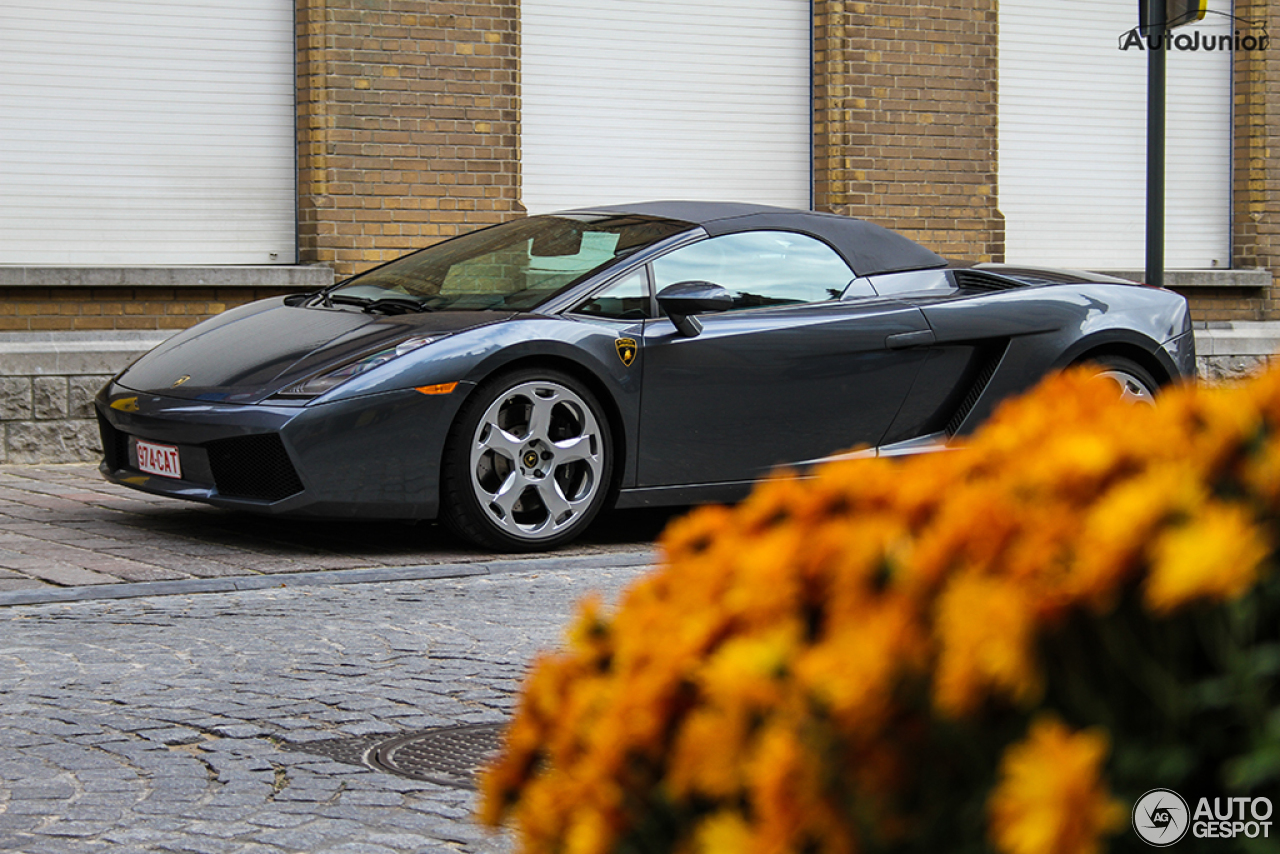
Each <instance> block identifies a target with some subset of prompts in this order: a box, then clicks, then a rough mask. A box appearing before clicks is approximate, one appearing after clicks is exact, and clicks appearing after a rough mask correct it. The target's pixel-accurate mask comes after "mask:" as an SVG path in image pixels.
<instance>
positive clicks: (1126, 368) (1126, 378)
mask: <svg viewBox="0 0 1280 854" xmlns="http://www.w3.org/2000/svg"><path fill="white" fill-rule="evenodd" d="M1085 363H1087V364H1092V365H1093V366H1094V367H1096V368H1097V376H1100V377H1106V378H1107V379H1109V380H1111V381H1112V382H1114V383H1115V384H1116V386H1117V388H1118V390H1119V392H1120V399H1121V400H1126V401H1129V402H1130V403H1142V404H1146V405H1147V406H1154V405H1155V402H1156V392H1158V391H1159V390H1160V384H1159V383H1158V382H1156V379H1155V377H1153V376H1152V375H1151V372H1150V371H1148V370H1147V369H1146V368H1144V367H1142V365H1139V364H1138V363H1137V362H1135V361H1133V360H1132V359H1128V358H1125V357H1124V356H1111V355H1103V356H1095V357H1091V358H1089V359H1086V360H1085Z"/></svg>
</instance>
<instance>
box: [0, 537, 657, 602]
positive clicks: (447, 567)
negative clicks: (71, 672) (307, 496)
mask: <svg viewBox="0 0 1280 854" xmlns="http://www.w3.org/2000/svg"><path fill="white" fill-rule="evenodd" d="M656 560H657V557H656V555H655V554H654V552H653V550H651V549H645V550H643V551H635V552H621V553H613V554H594V555H573V556H571V557H531V558H517V559H512V560H496V561H481V562H477V563H439V564H429V565H425V566H394V567H371V568H369V569H325V570H317V571H313V572H296V573H282V574H280V575H247V576H246V575H240V576H231V577H226V578H192V579H184V580H182V581H141V582H133V583H121V584H95V585H90V586H84V587H55V588H36V589H28V590H11V591H8V592H0V607H3V606H6V605H48V604H54V603H59V602H85V601H89V600H97V599H135V598H138V597H140V596H175V595H183V594H189V593H234V592H237V591H240V590H266V589H268V588H271V587H308V586H325V585H336V584H370V583H380V582H388V581H423V580H429V579H444V578H468V577H473V576H478V575H500V574H505V573H516V572H535V571H539V570H541V571H546V572H556V571H563V570H571V569H581V568H584V567H586V568H591V567H625V566H644V565H647V564H653V563H655V562H656Z"/></svg>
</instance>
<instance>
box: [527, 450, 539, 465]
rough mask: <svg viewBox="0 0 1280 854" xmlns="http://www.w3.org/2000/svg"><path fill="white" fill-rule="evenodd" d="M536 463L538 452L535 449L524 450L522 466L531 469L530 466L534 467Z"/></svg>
mask: <svg viewBox="0 0 1280 854" xmlns="http://www.w3.org/2000/svg"><path fill="white" fill-rule="evenodd" d="M537 465H538V453H537V451H525V452H524V467H525V468H527V469H531V468H534V467H535V466H537Z"/></svg>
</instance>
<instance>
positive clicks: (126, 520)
mask: <svg viewBox="0 0 1280 854" xmlns="http://www.w3.org/2000/svg"><path fill="white" fill-rule="evenodd" d="M671 515H672V514H671V513H669V512H657V511H628V512H626V513H617V514H613V516H612V517H606V518H603V519H601V520H600V521H599V522H598V523H597V525H596V526H595V527H594V528H593V529H592V530H591V531H589V532H588V534H587V536H586V537H584V538H583V539H582V540H581V541H579V542H578V543H575V544H574V545H572V546H571V547H569V548H566V549H561V550H559V551H556V552H554V553H551V554H549V555H542V556H528V555H509V556H503V555H493V554H490V553H484V552H479V551H476V550H475V549H473V548H471V547H469V546H468V545H466V544H464V543H461V542H459V541H458V540H456V539H455V538H453V537H452V536H451V535H449V533H448V532H447V531H445V530H444V529H443V528H441V527H439V526H436V525H432V524H425V523H419V524H415V523H403V522H332V521H297V520H286V519H278V518H273V517H268V516H253V515H248V514H239V513H231V512H227V511H224V510H219V509H217V508H212V507H207V506H204V505H201V504H195V503H190V502H184V501H177V500H174V499H170V498H161V497H156V496H151V495H148V494H146V493H142V492H137V491H135V490H130V489H126V488H124V487H120V486H116V485H114V484H110V483H107V482H106V481H104V480H103V479H102V478H101V477H100V476H99V475H98V472H97V469H96V467H95V466H93V465H90V464H67V465H38V466H22V465H11V466H0V605H13V604H32V603H37V602H54V601H68V600H73V599H89V598H120V597H126V596H138V595H154V594H160V593H171V594H177V593H196V592H216V591H227V590H245V589H257V588H262V587H278V586H285V585H295V586H296V585H300V584H316V583H324V584H329V583H350V582H357V581H360V582H370V581H393V580H409V579H415V578H439V577H460V576H467V575H484V574H492V573H497V572H506V571H511V570H513V569H519V568H523V567H526V566H527V565H536V566H542V567H544V568H548V569H550V568H571V567H573V566H575V565H581V564H583V563H584V562H586V563H590V564H592V565H606V564H607V565H613V566H632V565H641V564H647V563H650V562H652V560H653V551H652V546H651V542H652V539H653V537H655V536H656V535H657V533H658V532H659V531H660V530H661V528H662V526H663V524H665V522H666V520H667V519H668V518H669V517H670V516H671Z"/></svg>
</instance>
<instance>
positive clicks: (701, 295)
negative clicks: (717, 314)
mask: <svg viewBox="0 0 1280 854" xmlns="http://www.w3.org/2000/svg"><path fill="white" fill-rule="evenodd" d="M658 305H660V306H662V310H663V311H665V312H666V313H667V317H670V318H671V322H672V323H674V324H675V325H676V329H677V330H679V332H680V334H681V335H683V336H685V337H686V338H692V337H694V336H695V335H697V334H698V333H699V332H701V331H702V324H701V323H699V322H698V318H697V317H695V316H694V315H698V314H705V313H706V312H709V311H728V310H729V309H731V308H733V295H732V294H730V293H729V292H728V291H726V290H725V289H724V288H722V287H720V286H719V285H717V284H714V283H712V282H676V283H675V284H674V285H667V286H666V287H665V288H663V289H662V290H660V291H658Z"/></svg>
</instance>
